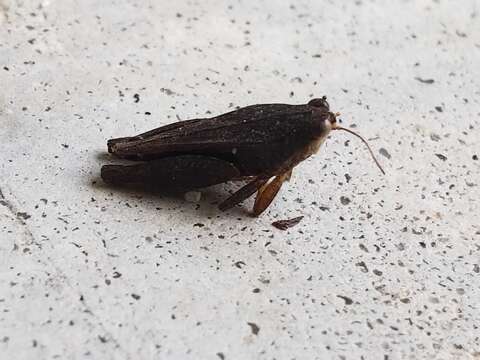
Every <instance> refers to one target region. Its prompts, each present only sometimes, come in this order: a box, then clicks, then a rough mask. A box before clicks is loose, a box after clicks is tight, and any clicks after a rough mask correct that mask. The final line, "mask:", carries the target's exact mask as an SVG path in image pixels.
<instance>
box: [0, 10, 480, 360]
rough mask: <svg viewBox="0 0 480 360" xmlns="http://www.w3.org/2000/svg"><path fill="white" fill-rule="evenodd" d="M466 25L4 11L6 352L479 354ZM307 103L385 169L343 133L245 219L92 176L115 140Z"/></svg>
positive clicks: (283, 13)
mask: <svg viewBox="0 0 480 360" xmlns="http://www.w3.org/2000/svg"><path fill="white" fill-rule="evenodd" d="M460 3H461V5H460ZM479 11H480V2H479V1H475V0H473V1H472V0H465V1H462V2H459V1H445V0H437V1H426V0H425V1H390V2H388V5H387V2H382V1H367V0H365V1H356V2H353V1H335V2H334V1H291V2H283V1H276V2H274V1H251V2H246V1H244V2H237V1H230V0H229V1H221V0H202V1H175V2H174V1H153V0H151V1H120V0H118V1H111V0H105V1H103V0H102V1H94V0H82V1H72V0H62V1H59V0H58V1H54V0H50V1H48V0H45V1H34V0H32V1H15V0H0V84H1V87H0V88H1V91H0V126H1V128H0V144H1V145H0V149H1V152H0V189H1V192H0V358H1V359H2V360H3V359H54V358H59V359H167V358H168V359H420V358H431V359H453V358H455V359H475V358H480V329H479V326H480V302H479V299H480V255H479V254H480V223H479V220H478V219H479V214H480V200H479V197H480V192H479V185H480V160H479V159H478V157H479V156H480V145H479V139H480V105H479V104H480V102H479V99H480V90H479V89H480V19H479V16H480V14H479ZM135 94H138V96H136V95H135ZM323 94H326V95H328V96H329V101H330V103H331V106H332V108H333V109H334V110H335V111H340V112H342V114H343V119H344V124H345V125H346V126H350V127H354V126H356V129H357V130H358V131H359V132H360V133H361V134H364V135H365V136H367V137H368V138H370V142H371V145H372V147H373V148H374V149H375V152H376V153H377V154H378V156H379V158H380V161H381V162H382V164H383V165H384V167H385V169H386V171H387V176H381V174H380V173H379V171H378V169H376V168H375V166H374V164H373V162H372V161H371V159H370V158H369V156H368V153H367V152H366V150H365V148H364V147H363V145H362V144H361V143H360V142H359V141H358V139H356V138H353V137H351V136H349V135H348V134H343V133H336V134H334V135H333V136H332V137H331V138H330V139H329V140H328V141H327V143H326V144H325V145H324V147H323V148H322V150H321V152H320V153H319V154H318V155H317V156H315V157H313V158H311V159H309V160H308V161H306V162H304V163H303V164H301V166H299V167H298V168H296V169H295V172H294V176H293V178H292V180H291V182H290V183H289V184H287V186H285V187H284V189H283V190H282V193H281V195H280V196H279V198H278V199H277V201H276V202H275V203H274V204H273V206H272V207H270V208H269V210H268V211H267V212H266V213H265V214H264V216H262V217H261V218H259V219H253V218H250V217H248V216H246V210H245V209H247V208H248V207H249V206H251V202H248V203H247V204H245V205H244V206H243V207H238V208H236V209H234V210H232V211H230V212H227V213H219V212H218V211H217V210H216V204H218V202H219V201H220V200H221V199H223V198H225V196H227V194H228V192H229V191H230V192H231V191H232V190H234V189H235V188H236V186H235V185H227V186H219V187H217V188H215V189H210V190H208V191H206V192H204V194H203V199H202V201H201V202H200V203H199V204H194V203H191V202H185V201H183V200H182V199H171V198H165V197H161V196H155V195H152V194H148V193H142V192H132V191H130V192H129V191H117V190H113V189H111V188H108V187H105V186H104V185H102V183H101V181H100V180H99V179H98V174H99V169H100V166H101V165H102V164H104V163H107V162H108V161H109V158H108V156H106V155H105V154H104V150H105V142H106V140H107V139H108V138H110V137H116V136H124V135H131V134H134V133H136V132H139V131H143V130H148V129H150V128H153V127H156V126H158V125H161V124H166V123H169V122H172V121H175V120H176V119H187V118H189V117H195V116H205V115H206V114H217V113H222V112H225V111H228V110H231V109H233V108H234V107H235V106H243V105H247V104H252V103H261V102H291V103H304V102H306V101H307V100H308V99H309V98H310V97H312V96H314V95H315V96H321V95H323ZM300 215H303V216H304V219H303V220H302V222H301V223H300V224H299V225H297V226H296V227H294V228H291V229H289V230H287V231H280V230H277V229H275V228H274V227H272V226H271V222H272V221H275V220H279V219H286V218H291V217H296V216H300Z"/></svg>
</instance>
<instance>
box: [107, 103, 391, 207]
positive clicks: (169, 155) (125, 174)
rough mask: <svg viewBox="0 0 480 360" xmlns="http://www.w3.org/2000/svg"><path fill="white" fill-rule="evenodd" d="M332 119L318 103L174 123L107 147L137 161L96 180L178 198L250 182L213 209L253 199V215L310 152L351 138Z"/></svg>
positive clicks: (267, 107) (266, 106) (245, 110)
mask: <svg viewBox="0 0 480 360" xmlns="http://www.w3.org/2000/svg"><path fill="white" fill-rule="evenodd" d="M336 116H337V115H336V114H334V113H332V112H330V108H329V105H328V103H327V101H326V98H325V97H323V98H318V99H313V100H311V101H310V102H309V103H308V104H306V105H288V104H262V105H252V106H247V107H244V108H241V109H238V110H236V111H232V112H229V113H226V114H223V115H220V116H216V117H213V118H206V119H193V120H187V121H180V122H177V123H173V124H170V125H166V126H162V127H159V128H157V129H154V130H151V131H148V132H146V133H143V134H140V135H137V136H133V137H126V138H117V139H111V140H109V141H108V144H107V145H108V151H109V152H110V153H112V154H114V155H116V156H117V157H120V158H125V159H130V160H135V161H141V162H140V163H138V164H135V165H105V166H103V167H102V172H101V175H102V178H103V180H104V181H105V182H108V183H114V184H128V183H132V184H135V183H138V184H141V185H146V186H150V187H155V188H158V189H160V190H181V191H188V190H193V189H198V188H202V187H207V186H211V185H215V184H219V183H223V182H227V181H239V180H249V182H248V183H247V184H246V185H245V186H244V187H242V188H241V189H240V190H238V191H237V192H236V193H234V194H233V195H232V196H230V197H229V198H227V199H226V200H225V201H223V202H222V203H221V204H220V205H219V208H220V209H221V210H227V209H229V208H231V207H233V206H235V205H236V204H238V203H240V202H242V201H244V200H245V199H247V198H249V197H250V196H252V195H253V194H254V193H255V192H257V196H256V199H255V204H254V208H253V214H254V215H256V216H258V215H260V214H261V213H262V212H263V211H264V210H265V209H266V208H267V207H268V206H269V205H270V203H271V202H272V200H273V199H274V197H275V196H276V194H277V193H278V191H279V190H280V187H281V186H282V183H283V182H284V181H285V180H287V179H289V178H290V176H291V173H292V169H293V168H294V167H295V166H296V165H297V164H298V163H300V162H301V161H303V160H305V159H306V158H308V157H309V156H311V155H312V154H314V153H316V152H317V150H318V149H319V147H320V146H321V144H322V143H323V142H324V141H325V139H326V138H327V136H328V134H329V133H330V131H331V130H335V129H343V130H346V131H349V132H351V130H348V129H344V128H341V127H339V126H338V125H337V122H336ZM355 135H356V134H355ZM357 136H358V135H357ZM362 140H363V139H362ZM372 155H373V154H372ZM377 164H378V163H377ZM382 171H383V170H382Z"/></svg>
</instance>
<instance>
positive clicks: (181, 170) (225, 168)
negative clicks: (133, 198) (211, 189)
mask: <svg viewBox="0 0 480 360" xmlns="http://www.w3.org/2000/svg"><path fill="white" fill-rule="evenodd" d="M101 176H102V179H103V180H104V181H105V182H106V183H110V184H116V185H128V184H137V185H141V186H145V187H148V188H151V189H154V190H159V191H171V190H192V189H199V188H203V187H207V186H211V185H216V184H220V183H223V182H226V181H229V180H233V179H235V178H238V177H240V171H239V170H238V169H237V168H236V167H235V166H234V165H233V164H232V163H230V162H228V161H225V160H222V159H217V158H214V157H210V156H203V155H177V156H171V157H166V158H162V159H157V160H151V161H147V162H143V163H140V164H134V165H105V166H103V167H102V170H101Z"/></svg>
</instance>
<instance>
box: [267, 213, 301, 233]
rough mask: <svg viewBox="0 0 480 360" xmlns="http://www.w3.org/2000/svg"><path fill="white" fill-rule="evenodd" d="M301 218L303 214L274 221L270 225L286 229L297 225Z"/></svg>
mask: <svg viewBox="0 0 480 360" xmlns="http://www.w3.org/2000/svg"><path fill="white" fill-rule="evenodd" d="M302 219H303V216H298V217H295V218H293V219H288V220H278V221H274V222H273V223H272V225H273V226H274V227H276V228H277V229H279V230H287V229H289V228H291V227H294V226H295V225H297V224H298V223H299V222H300V221H302Z"/></svg>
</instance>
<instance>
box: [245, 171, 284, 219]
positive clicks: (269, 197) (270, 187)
mask: <svg viewBox="0 0 480 360" xmlns="http://www.w3.org/2000/svg"><path fill="white" fill-rule="evenodd" d="M290 175H291V171H287V172H286V173H283V174H281V175H277V176H276V177H275V178H274V179H273V180H272V181H271V182H269V183H268V184H266V185H264V186H263V187H262V188H261V189H260V190H259V191H258V194H257V197H256V199H255V204H254V205H253V215H255V216H258V215H260V214H261V213H262V212H264V211H265V209H266V208H267V207H268V206H269V205H270V204H271V203H272V201H273V199H274V198H275V196H276V195H277V194H278V192H279V191H280V188H281V187H282V184H283V182H284V181H285V180H286V179H287V178H288V177H289V176H290Z"/></svg>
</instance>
